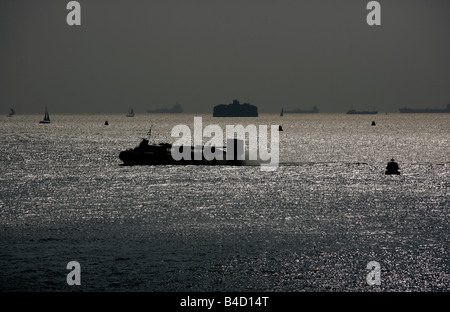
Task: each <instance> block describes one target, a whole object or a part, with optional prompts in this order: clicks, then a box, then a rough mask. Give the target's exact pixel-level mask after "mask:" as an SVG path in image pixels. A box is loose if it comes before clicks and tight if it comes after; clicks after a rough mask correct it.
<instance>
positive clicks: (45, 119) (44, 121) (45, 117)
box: [39, 107, 50, 124]
mask: <svg viewBox="0 0 450 312" xmlns="http://www.w3.org/2000/svg"><path fill="white" fill-rule="evenodd" d="M39 123H42V124H48V123H50V115H49V114H48V110H47V107H46V108H45V114H44V120H41V121H39Z"/></svg>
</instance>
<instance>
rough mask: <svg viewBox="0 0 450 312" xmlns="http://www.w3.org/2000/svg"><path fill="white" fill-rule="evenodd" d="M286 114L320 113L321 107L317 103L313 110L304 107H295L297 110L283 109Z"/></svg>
mask: <svg viewBox="0 0 450 312" xmlns="http://www.w3.org/2000/svg"><path fill="white" fill-rule="evenodd" d="M283 113H284V114H318V113H319V109H318V108H317V106H316V105H314V106H313V108H312V109H311V110H302V109H295V110H290V111H289V110H285V111H283Z"/></svg>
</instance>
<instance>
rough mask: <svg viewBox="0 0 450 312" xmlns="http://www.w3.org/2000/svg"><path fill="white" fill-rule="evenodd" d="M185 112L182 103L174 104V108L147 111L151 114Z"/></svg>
mask: <svg viewBox="0 0 450 312" xmlns="http://www.w3.org/2000/svg"><path fill="white" fill-rule="evenodd" d="M182 112H183V108H182V107H181V105H180V104H176V105H174V106H173V107H172V108H158V109H153V110H151V109H149V110H147V113H149V114H181V113H182Z"/></svg>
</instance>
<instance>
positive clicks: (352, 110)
mask: <svg viewBox="0 0 450 312" xmlns="http://www.w3.org/2000/svg"><path fill="white" fill-rule="evenodd" d="M354 114H369V115H376V114H378V112H377V111H357V110H354V109H351V110H349V111H348V112H347V115H354Z"/></svg>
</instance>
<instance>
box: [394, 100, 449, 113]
mask: <svg viewBox="0 0 450 312" xmlns="http://www.w3.org/2000/svg"><path fill="white" fill-rule="evenodd" d="M399 111H400V113H402V114H413V113H425V114H438V113H450V103H449V104H447V108H443V109H440V108H421V109H412V108H406V107H405V108H400V109H399Z"/></svg>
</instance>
